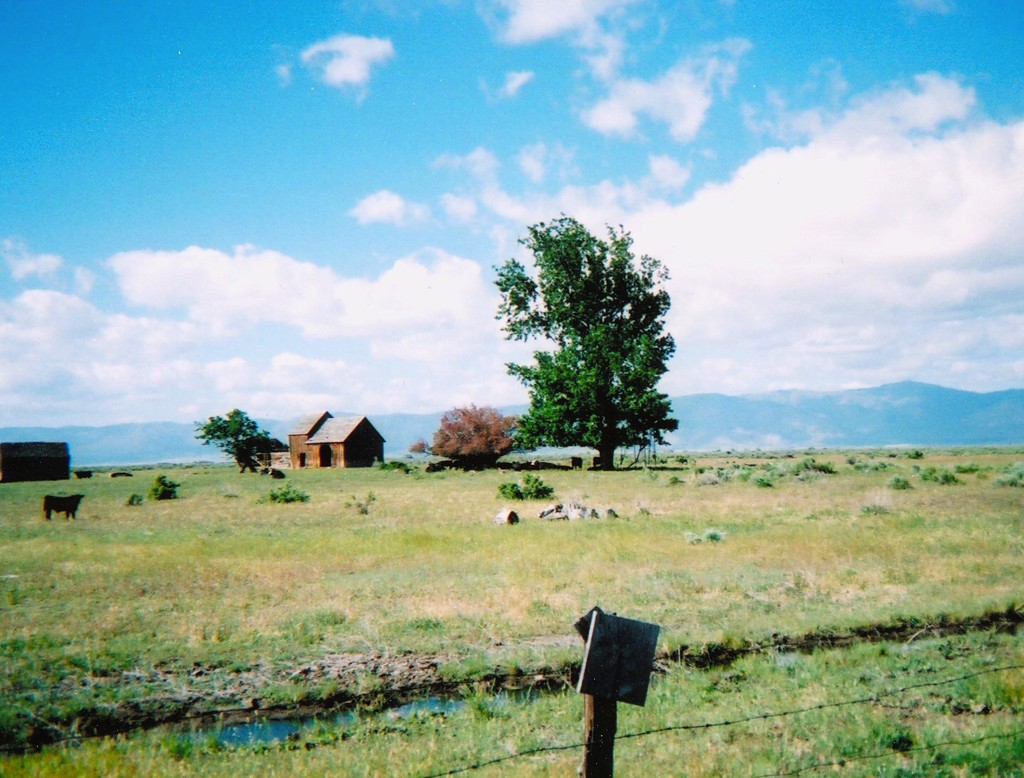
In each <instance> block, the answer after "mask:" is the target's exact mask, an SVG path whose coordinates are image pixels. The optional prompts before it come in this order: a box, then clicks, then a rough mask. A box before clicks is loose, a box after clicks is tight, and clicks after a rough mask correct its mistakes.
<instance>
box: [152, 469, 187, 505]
mask: <svg viewBox="0 0 1024 778" xmlns="http://www.w3.org/2000/svg"><path fill="white" fill-rule="evenodd" d="M179 486H181V484H179V483H176V482H175V481H172V480H171V479H170V478H168V477H167V476H165V475H163V474H160V475H158V476H157V477H156V480H155V481H153V486H152V487H150V490H149V496H150V499H153V500H176V499H178V487H179Z"/></svg>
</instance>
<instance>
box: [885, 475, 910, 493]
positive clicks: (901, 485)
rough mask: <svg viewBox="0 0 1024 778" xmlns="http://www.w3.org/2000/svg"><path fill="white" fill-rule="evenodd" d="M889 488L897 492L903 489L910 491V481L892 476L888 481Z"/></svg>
mask: <svg viewBox="0 0 1024 778" xmlns="http://www.w3.org/2000/svg"><path fill="white" fill-rule="evenodd" d="M889 488H890V489H896V490H897V491H900V490H903V489H910V488H911V486H910V481H908V480H907V479H906V478H904V477H903V476H901V475H894V476H893V477H892V478H890V479H889Z"/></svg>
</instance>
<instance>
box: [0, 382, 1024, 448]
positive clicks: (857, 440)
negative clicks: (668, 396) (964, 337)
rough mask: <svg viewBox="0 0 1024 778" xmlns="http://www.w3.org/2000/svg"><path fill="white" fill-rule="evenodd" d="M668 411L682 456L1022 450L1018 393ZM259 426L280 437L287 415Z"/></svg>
mask: <svg viewBox="0 0 1024 778" xmlns="http://www.w3.org/2000/svg"><path fill="white" fill-rule="evenodd" d="M672 408H673V412H674V414H675V416H676V418H677V419H679V426H680V429H679V431H678V432H676V433H673V434H672V435H671V436H670V437H669V444H670V446H672V447H674V448H679V449H683V450H689V451H708V450H715V449H722V450H725V449H734V450H749V449H758V448H760V449H766V450H771V449H790V448H809V447H815V448H847V447H861V446H899V445H905V446H975V445H1008V444H1024V389H1010V390H1007V391H1002V392H987V393H979V392H965V391H961V390H958V389H948V388H945V387H942V386H934V385H932V384H922V383H917V382H913V381H907V382H903V383H898V384H887V385H885V386H879V387H875V388H873V389H855V390H849V391H840V392H801V391H784V392H769V393H764V394H751V395H743V396H738V397H734V396H728V395H722V394H693V395H685V396H682V397H675V398H673V399H672ZM503 410H504V412H506V413H516V412H522V411H523V410H524V408H523V407H518V408H505V409H503ZM335 415H338V416H344V415H348V414H347V412H346V411H338V412H337V413H336V414H335ZM440 417H441V412H438V413H425V414H408V413H395V414H380V415H371V416H370V421H372V422H373V424H374V426H375V427H376V428H377V429H378V430H379V431H380V433H381V434H382V435H383V436H384V438H385V440H387V443H386V444H385V448H384V450H385V454H386V455H389V456H400V455H402V454H404V453H405V452H406V451H408V449H409V446H410V445H411V444H412V443H413V442H414V441H415V440H417V439H419V438H422V439H424V440H427V441H429V440H430V438H431V437H432V436H433V434H434V430H436V429H437V426H438V422H439V420H440ZM259 422H260V425H261V426H262V427H263V428H264V429H266V430H267V431H269V432H270V434H271V435H273V436H274V437H277V438H280V439H281V440H287V437H288V430H289V429H291V427H292V424H293V423H294V419H292V420H274V419H260V420H259ZM0 441H2V442H5V443H17V442H25V441H66V442H67V443H68V444H69V446H70V448H71V459H72V466H73V467H84V466H94V465H128V464H151V463H155V462H168V463H171V462H196V461H223V460H224V458H223V457H221V456H220V452H219V451H218V450H217V449H215V448H212V447H210V446H203V445H202V444H200V443H199V441H197V440H196V439H195V431H194V425H192V424H181V423H175V422H141V423H137V424H114V425H109V426H103V427H58V428H52V427H0Z"/></svg>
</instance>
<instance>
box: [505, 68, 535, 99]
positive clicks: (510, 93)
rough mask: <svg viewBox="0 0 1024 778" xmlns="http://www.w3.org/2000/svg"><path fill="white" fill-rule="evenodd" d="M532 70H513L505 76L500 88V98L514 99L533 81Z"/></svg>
mask: <svg viewBox="0 0 1024 778" xmlns="http://www.w3.org/2000/svg"><path fill="white" fill-rule="evenodd" d="M533 76H534V73H533V71H532V70H514V71H512V72H511V73H508V74H507V75H506V76H505V83H504V85H503V86H502V87H501V92H500V94H501V96H502V97H515V96H516V95H518V94H519V90H521V89H522V88H523V87H524V86H526V85H527V84H529V83H530V82H531V81H532V80H533Z"/></svg>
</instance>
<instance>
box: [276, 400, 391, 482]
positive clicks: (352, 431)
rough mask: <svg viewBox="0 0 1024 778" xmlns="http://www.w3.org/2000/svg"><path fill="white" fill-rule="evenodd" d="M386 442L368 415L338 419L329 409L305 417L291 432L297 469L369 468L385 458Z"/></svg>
mask: <svg viewBox="0 0 1024 778" xmlns="http://www.w3.org/2000/svg"><path fill="white" fill-rule="evenodd" d="M384 443H385V440H384V438H383V436H381V434H380V433H379V432H377V430H376V429H375V428H374V426H373V425H372V424H370V420H369V419H367V418H366V417H365V416H349V417H346V418H337V419H336V418H334V416H332V415H331V414H330V413H329V412H327V411H322V412H321V413H317V414H313V415H311V416H306V417H304V418H302V419H301V420H300V421H299V422H298V423H297V424H296V425H295V427H294V428H293V429H292V431H291V432H289V433H288V450H289V453H290V456H291V465H292V467H294V468H302V467H335V468H338V467H370V466H372V465H373V464H374V462H383V461H384Z"/></svg>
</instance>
